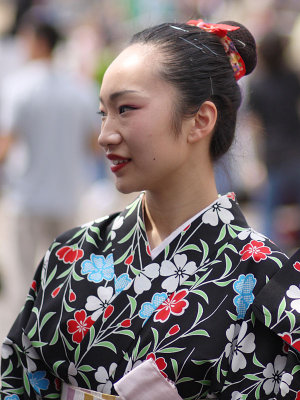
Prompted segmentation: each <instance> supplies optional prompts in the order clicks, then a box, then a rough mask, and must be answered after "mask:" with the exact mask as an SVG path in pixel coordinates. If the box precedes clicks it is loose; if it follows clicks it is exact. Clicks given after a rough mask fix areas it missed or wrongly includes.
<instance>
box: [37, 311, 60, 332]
mask: <svg viewBox="0 0 300 400" xmlns="http://www.w3.org/2000/svg"><path fill="white" fill-rule="evenodd" d="M55 314H56V312H53V311H50V312H48V313H47V314H46V315H45V316H44V318H43V319H42V323H41V325H40V330H41V329H43V327H44V325H45V324H46V323H47V322H48V321H49V319H50V318H51V317H53V315H55Z"/></svg>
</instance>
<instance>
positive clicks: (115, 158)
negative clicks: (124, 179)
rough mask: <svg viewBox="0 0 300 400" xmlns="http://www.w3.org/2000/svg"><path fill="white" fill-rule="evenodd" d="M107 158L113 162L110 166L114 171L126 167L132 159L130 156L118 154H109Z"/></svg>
mask: <svg viewBox="0 0 300 400" xmlns="http://www.w3.org/2000/svg"><path fill="white" fill-rule="evenodd" d="M107 158H108V159H109V160H110V161H112V162H113V164H112V165H111V167H110V169H111V171H112V172H117V171H119V170H120V169H122V168H124V167H125V166H126V165H127V164H128V163H129V161H130V159H129V158H125V157H122V156H119V155H117V154H108V155H107Z"/></svg>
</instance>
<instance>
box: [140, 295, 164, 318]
mask: <svg viewBox="0 0 300 400" xmlns="http://www.w3.org/2000/svg"><path fill="white" fill-rule="evenodd" d="M167 298H168V296H167V293H155V294H154V295H153V297H152V300H151V303H150V302H149V301H147V302H146V303H143V304H142V307H141V309H140V312H139V316H140V317H141V318H143V319H145V322H146V321H147V319H148V318H149V317H151V315H152V314H153V313H154V311H155V310H156V309H157V307H159V306H160V305H161V304H162V303H163V302H164V301H165V300H166V299H167Z"/></svg>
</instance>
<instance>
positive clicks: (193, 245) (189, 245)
mask: <svg viewBox="0 0 300 400" xmlns="http://www.w3.org/2000/svg"><path fill="white" fill-rule="evenodd" d="M187 250H196V251H199V253H202V250H200V248H199V247H198V246H196V245H195V244H188V245H187V246H184V247H182V248H181V249H178V250H177V253H180V252H182V251H187Z"/></svg>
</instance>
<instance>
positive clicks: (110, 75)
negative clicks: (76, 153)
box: [99, 44, 190, 193]
mask: <svg viewBox="0 0 300 400" xmlns="http://www.w3.org/2000/svg"><path fill="white" fill-rule="evenodd" d="M161 57H162V55H161V54H160V53H159V51H158V50H157V49H156V48H154V47H152V46H149V45H140V44H135V45H132V46H130V47H128V48H127V49H125V50H124V51H123V52H122V53H121V54H120V55H119V56H118V57H117V58H116V59H115V60H114V62H113V63H112V64H111V65H110V67H109V68H108V69H107V71H106V73H105V76H104V79H103V83H102V86H101V91H100V112H101V114H102V126H101V133H100V136H99V143H100V144H101V146H103V148H104V149H105V151H106V156H107V157H108V159H109V160H110V162H111V170H112V172H113V173H114V175H115V178H116V187H117V188H118V190H120V191H121V192H123V193H130V192H135V191H140V190H150V191H157V190H158V191H159V190H162V189H166V187H168V185H170V184H171V185H172V184H175V182H178V179H180V177H182V178H184V168H185V162H186V160H187V157H188V145H187V140H186V135H185V134H184V133H185V132H186V131H187V130H188V129H189V126H190V123H189V121H188V120H184V121H183V122H182V130H181V132H180V134H179V135H177V136H176V135H175V132H174V129H173V125H172V116H173V115H174V109H175V104H176V101H177V99H178V93H177V91H176V89H175V88H174V87H173V86H172V85H171V84H169V83H167V82H165V81H163V80H162V79H161V78H160V77H159V73H158V68H159V62H160V59H161Z"/></svg>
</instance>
